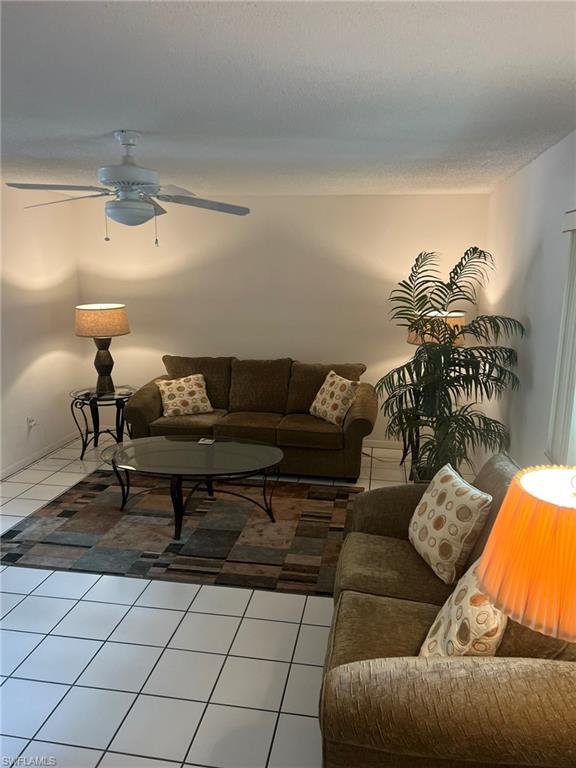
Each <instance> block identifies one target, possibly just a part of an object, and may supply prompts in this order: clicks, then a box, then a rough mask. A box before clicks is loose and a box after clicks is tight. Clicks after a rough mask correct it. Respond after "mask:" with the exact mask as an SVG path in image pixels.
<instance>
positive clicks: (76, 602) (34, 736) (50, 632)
mask: <svg viewBox="0 0 576 768" xmlns="http://www.w3.org/2000/svg"><path fill="white" fill-rule="evenodd" d="M92 586H94V585H92ZM90 589H92V587H90ZM80 602H81V598H80V599H79V600H76V601H75V602H74V605H73V606H72V607H71V608H70V610H69V611H66V613H65V614H64V616H62V618H61V619H59V620H58V621H57V622H56V624H55V625H54V627H52V629H51V630H50V631H49V632H48V633H46V637H67V635H52V632H53V631H54V630H55V629H56V627H57V626H58V624H60V622H62V621H64V619H65V618H66V616H68V614H69V613H70V611H72V610H74V608H75V607H76V606H77V605H78V603H80ZM128 610H129V609H128ZM127 613H128V611H126V613H125V614H124V616H122V618H121V619H119V620H118V622H117V623H116V624H115V625H114V628H113V629H112V631H111V632H110V633H109V634H108V635H107V636H106V638H105V639H104V640H100V642H102V644H104V643H105V642H106V641H107V640H108V638H109V637H110V635H111V634H112V632H114V631H115V630H116V628H117V626H118V624H120V622H121V621H122V619H124V617H125V616H126V614H127ZM75 639H78V640H88V639H91V640H97V638H83V637H80V638H75ZM41 642H44V640H42V641H41ZM39 645H40V643H39ZM100 650H101V648H99V649H98V651H96V653H95V654H94V657H95V656H96V655H97V654H98V653H99V651H100ZM94 657H93V658H94ZM91 661H92V659H91ZM14 679H21V678H14ZM58 685H67V684H66V683H58ZM68 685H69V687H68V690H67V691H66V693H65V694H64V696H62V698H61V699H60V700H59V701H58V703H57V704H56V706H55V707H53V708H52V709H51V710H50V713H49V714H48V716H47V717H46V718H45V719H44V720H43V722H42V724H41V725H40V727H39V728H38V729H37V730H36V731H35V732H34V735H33V736H32V737H31V738H30V741H34V739H35V738H36V736H37V735H38V734H39V733H40V731H41V730H42V728H43V727H44V726H45V725H46V723H47V722H48V720H49V719H50V718H51V717H52V715H53V714H54V712H55V711H56V710H57V709H58V707H59V706H60V704H62V702H63V701H64V699H65V698H66V697H67V696H68V694H69V693H70V691H71V690H72V689H73V688H74V684H72V685H70V684H68ZM78 746H79V745H78ZM26 747H28V745H26Z"/></svg>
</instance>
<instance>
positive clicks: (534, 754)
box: [321, 656, 576, 768]
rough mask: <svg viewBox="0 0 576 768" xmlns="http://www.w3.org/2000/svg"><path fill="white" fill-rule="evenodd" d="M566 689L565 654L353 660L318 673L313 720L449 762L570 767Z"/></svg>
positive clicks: (351, 739) (343, 734) (342, 737)
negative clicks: (560, 657) (317, 714)
mask: <svg viewBox="0 0 576 768" xmlns="http://www.w3.org/2000/svg"><path fill="white" fill-rule="evenodd" d="M574 690H576V664H573V663H571V662H562V661H550V660H544V659H510V658H490V659H487V658H480V657H472V656H468V657H459V658H456V657H453V658H451V659H420V658H393V659H373V660H370V661H359V662H355V663H352V664H345V665H343V666H340V667H336V668H335V669H333V670H331V671H330V672H328V673H327V674H326V675H325V679H324V686H323V691H322V701H321V727H322V733H323V736H324V739H325V740H327V741H328V742H332V743H335V744H337V743H344V744H348V745H353V746H362V747H367V748H369V749H374V750H381V751H382V752H384V753H388V754H392V755H406V756H410V757H421V758H428V759H429V760H431V761H432V759H434V760H437V759H440V760H442V759H444V760H451V761H454V762H453V763H451V765H456V764H458V765H460V764H462V765H466V764H467V761H471V762H475V761H477V762H481V763H482V764H483V765H484V764H485V763H495V764H502V763H504V764H508V763H512V764H513V765H527V766H530V765H534V766H546V767H547V768H550V766H555V767H557V768H569V766H570V767H573V766H574V765H576V737H575V734H576V702H575V701H574ZM383 764H384V763H383ZM386 764H388V763H386ZM434 764H436V762H434Z"/></svg>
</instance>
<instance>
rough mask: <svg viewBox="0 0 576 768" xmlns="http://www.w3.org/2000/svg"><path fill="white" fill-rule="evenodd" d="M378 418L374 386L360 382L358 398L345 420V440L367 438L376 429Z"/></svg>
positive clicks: (355, 399) (357, 391) (357, 392)
mask: <svg viewBox="0 0 576 768" xmlns="http://www.w3.org/2000/svg"><path fill="white" fill-rule="evenodd" d="M377 416H378V398H377V397H376V390H375V389H374V387H373V386H372V384H366V383H364V382H360V385H359V386H358V389H357V390H356V397H355V398H354V402H353V403H352V405H351V406H350V409H349V410H348V413H347V414H346V417H345V419H344V425H343V429H344V439H345V440H346V441H347V440H348V439H349V438H351V439H358V438H360V439H361V438H363V437H366V435H369V434H370V433H371V432H372V430H373V429H374V424H375V423H376V417H377Z"/></svg>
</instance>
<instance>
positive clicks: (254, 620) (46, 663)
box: [0, 441, 405, 768]
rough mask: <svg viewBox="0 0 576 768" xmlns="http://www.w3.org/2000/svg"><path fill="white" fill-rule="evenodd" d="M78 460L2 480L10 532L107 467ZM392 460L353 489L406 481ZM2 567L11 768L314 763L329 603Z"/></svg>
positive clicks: (68, 454)
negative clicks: (21, 763)
mask: <svg viewBox="0 0 576 768" xmlns="http://www.w3.org/2000/svg"><path fill="white" fill-rule="evenodd" d="M78 456H79V445H78V442H77V441H75V442H74V443H72V444H70V445H69V446H66V447H65V448H62V449H59V450H58V451H54V452H53V453H52V454H50V455H49V456H46V457H44V458H43V459H41V460H40V461H37V462H35V463H34V464H33V465H31V466H30V467H28V468H26V469H24V470H21V471H19V472H17V473H15V474H14V475H12V476H11V477H8V478H7V479H6V480H5V481H3V482H2V486H1V491H0V495H1V501H0V504H1V506H0V522H1V524H2V530H7V529H9V528H10V527H11V526H12V525H14V524H16V523H17V522H18V521H19V520H21V518H22V517H26V516H27V515H29V514H32V513H33V512H34V511H35V510H37V509H38V508H39V507H41V506H43V505H44V504H46V503H47V502H48V501H49V500H50V499H52V498H54V497H55V496H56V495H58V494H59V493H62V492H63V491H64V490H65V489H66V488H68V487H70V486H71V485H73V484H75V483H76V482H78V481H79V480H81V479H82V478H83V477H84V476H86V475H87V474H89V473H90V472H92V471H93V470H94V469H96V468H98V466H100V462H99V451H89V452H88V453H87V455H86V457H85V461H84V462H80V461H79V459H78ZM397 461H398V452H391V451H388V450H384V449H374V450H370V451H367V452H366V455H365V456H364V457H363V460H362V477H361V478H360V479H359V481H358V485H362V486H364V487H365V488H366V489H368V488H376V487H380V486H383V485H394V484H397V483H398V482H404V481H405V473H404V470H403V469H401V468H399V467H398V466H397ZM293 479H294V480H295V481H296V482H297V481H299V480H301V481H302V482H308V481H309V478H293ZM318 482H328V483H332V481H326V480H322V479H319V480H318ZM1 570H2V572H1V573H0V590H1V591H0V605H1V609H2V614H1V616H2V618H0V701H1V712H2V715H1V718H0V731H1V735H0V742H1V743H0V752H1V754H2V755H3V756H4V757H9V758H10V757H13V758H15V757H18V756H20V757H21V758H26V760H27V761H28V764H31V762H32V761H33V760H35V761H36V762H38V761H39V760H40V759H42V758H44V759H46V758H55V759H56V761H57V765H58V766H59V767H60V768H62V767H66V766H68V767H69V768H96V767H97V766H98V768H168V766H172V768H174V766H182V767H183V768H184V767H185V766H189V767H190V768H193V767H194V766H196V767H197V768H319V767H320V765H321V743H320V732H319V728H318V720H317V712H318V697H319V691H320V684H321V679H322V664H323V660H324V653H325V648H326V641H327V637H328V631H329V629H328V628H329V625H330V620H331V617H332V601H331V600H330V599H329V598H324V597H304V596H300V595H283V594H277V593H274V594H272V593H269V592H261V591H257V590H255V591H251V590H246V589H239V588H233V587H219V586H218V587H213V586H207V585H206V586H202V587H199V586H197V585H191V584H176V583H169V582H159V581H154V582H150V581H148V580H146V579H134V578H124V577H118V576H108V575H104V576H99V575H93V574H79V573H63V572H60V573H59V572H52V571H50V570H44V569H27V568H17V567H7V568H4V569H1Z"/></svg>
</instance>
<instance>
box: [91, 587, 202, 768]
mask: <svg viewBox="0 0 576 768" xmlns="http://www.w3.org/2000/svg"><path fill="white" fill-rule="evenodd" d="M151 584H152V582H150V583H149V584H148V585H147V586H146V587H145V589H144V590H142V592H141V593H140V595H139V597H138V598H137V599H138V600H139V599H140V597H142V595H143V594H144V592H146V590H147V589H148V587H149V586H151ZM200 589H201V587H199V588H198V589H197V591H196V593H195V595H194V597H193V598H192V599H191V600H190V602H189V604H188V608H187V609H186V610H185V611H184V612H183V614H182V618H181V619H180V621H179V622H178V624H177V625H176V627H175V628H174V631H173V632H172V634H171V635H170V637H169V638H168V640H167V641H166V643H165V644H164V647H163V648H162V650H161V652H160V654H159V656H158V658H157V659H156V661H155V663H154V664H153V666H152V668H151V669H150V672H149V673H148V674H147V675H146V678H145V679H144V682H143V683H142V685H141V686H140V689H139V690H138V691H137V692H136V693H135V694H134V700H133V701H132V703H131V704H130V706H129V707H128V710H127V711H126V714H125V715H124V717H123V718H122V719H121V721H120V723H119V725H118V727H117V728H116V730H115V731H114V733H113V734H112V738H111V739H110V741H109V742H108V744H107V745H106V747H105V748H104V752H103V754H102V756H101V757H100V759H99V760H98V762H97V763H96V766H95V768H98V766H99V765H100V763H101V762H102V760H103V759H104V755H105V754H106V752H108V750H109V749H110V747H111V746H112V744H113V742H114V739H115V738H116V736H117V735H118V733H119V732H120V729H121V728H122V726H123V725H124V723H125V722H126V720H127V718H128V716H129V714H130V712H131V711H132V709H133V708H134V705H135V704H136V702H137V701H138V699H139V698H140V696H142V695H143V690H144V688H145V686H146V684H147V682H148V680H149V679H150V677H151V676H152V673H153V672H154V670H155V669H156V667H157V666H158V664H159V663H160V659H161V658H162V657H163V656H164V654H165V652H166V650H167V649H168V646H169V644H170V641H171V640H172V638H173V637H174V635H175V634H176V632H177V631H178V629H179V628H180V625H181V624H182V622H183V621H184V619H185V618H186V616H187V615H188V611H189V609H190V606H191V605H193V603H194V600H196V598H197V597H198V595H199V594H200ZM133 607H135V606H133ZM140 607H145V606H140ZM130 610H131V609H130ZM129 612H130V611H128V613H129ZM128 613H126V615H125V617H126V616H127V615H128ZM125 617H124V618H125Z"/></svg>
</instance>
